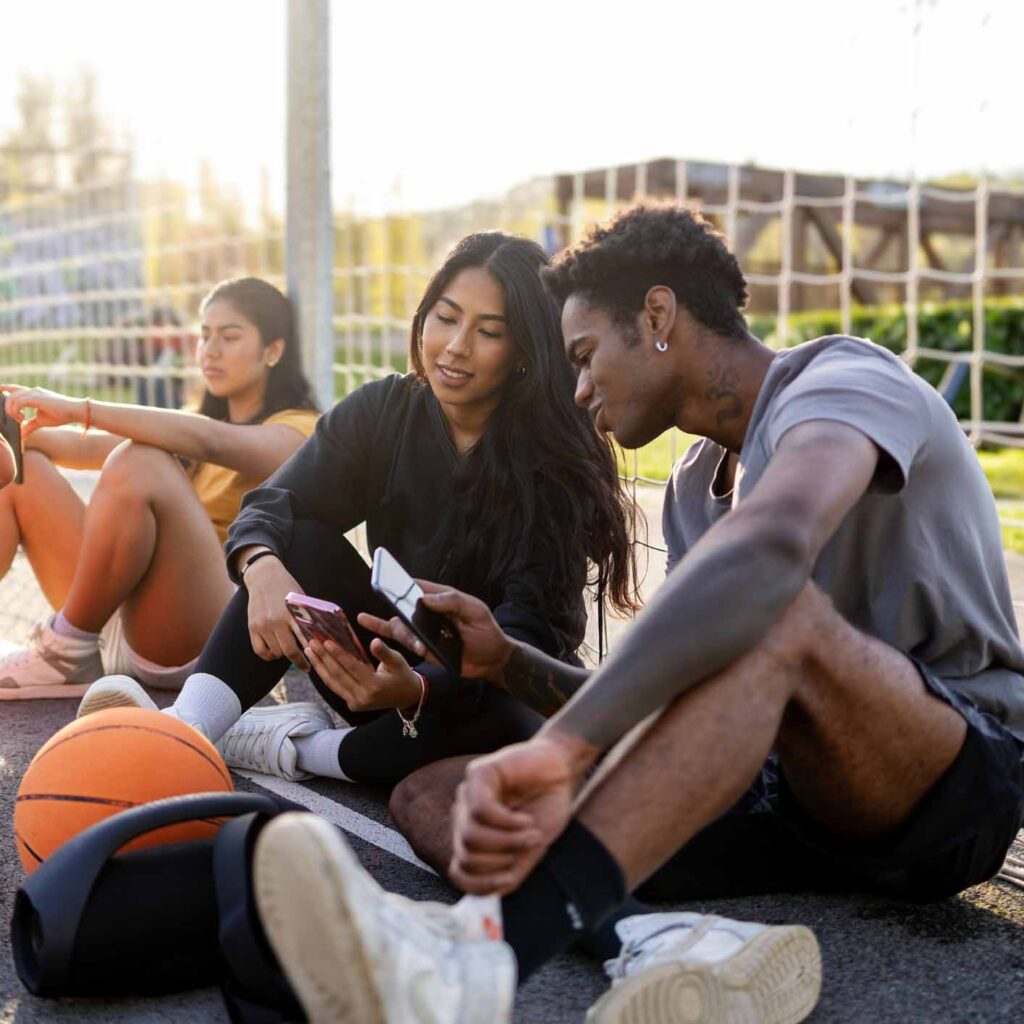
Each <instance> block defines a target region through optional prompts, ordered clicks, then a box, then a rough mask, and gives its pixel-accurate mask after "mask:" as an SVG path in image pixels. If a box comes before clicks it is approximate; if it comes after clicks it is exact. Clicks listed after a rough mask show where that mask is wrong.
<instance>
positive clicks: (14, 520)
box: [0, 451, 85, 609]
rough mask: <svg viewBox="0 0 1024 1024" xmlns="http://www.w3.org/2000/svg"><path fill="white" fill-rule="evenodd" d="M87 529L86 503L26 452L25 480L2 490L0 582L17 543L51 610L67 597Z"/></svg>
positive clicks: (42, 460) (37, 456)
mask: <svg viewBox="0 0 1024 1024" xmlns="http://www.w3.org/2000/svg"><path fill="white" fill-rule="evenodd" d="M84 526H85V503H84V502H83V501H82V499H81V498H79V496H78V495H77V494H76V493H75V489H74V488H73V487H72V486H71V484H69V483H68V481H67V480H66V479H65V477H63V476H62V475H61V473H60V471H59V470H58V469H57V468H56V466H54V465H53V463H52V462H50V460H49V459H48V458H47V457H46V456H45V455H43V454H42V453H41V452H36V451H27V452H25V482H24V483H23V484H9V485H8V486H7V487H4V488H3V489H2V490H0V579H2V578H3V577H4V576H6V575H7V572H8V570H9V569H10V568H11V563H12V562H13V561H14V556H15V554H16V553H17V550H18V547H19V545H20V546H21V547H22V548H23V549H24V551H25V554H26V555H27V556H28V560H29V564H30V565H31V566H32V571H33V572H34V573H35V576H36V579H37V580H38V581H39V586H40V587H41V588H42V591H43V593H44V594H45V595H46V599H47V601H49V602H50V606H51V607H53V608H55V609H56V608H60V607H61V605H63V604H64V601H65V599H66V598H67V594H68V590H69V588H70V587H71V581H72V579H73V578H74V574H75V565H76V564H77V562H78V552H79V548H80V546H81V542H82V533H83V529H84Z"/></svg>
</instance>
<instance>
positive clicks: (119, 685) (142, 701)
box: [75, 676, 158, 718]
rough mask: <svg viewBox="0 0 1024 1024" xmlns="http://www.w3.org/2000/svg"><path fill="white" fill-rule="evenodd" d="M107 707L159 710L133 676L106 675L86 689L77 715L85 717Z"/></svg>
mask: <svg viewBox="0 0 1024 1024" xmlns="http://www.w3.org/2000/svg"><path fill="white" fill-rule="evenodd" d="M107 708H142V709H143V710H145V711H157V710H158V708H157V706H156V701H155V700H153V698H152V697H150V695H149V694H148V693H146V691H145V690H144V689H143V688H142V687H141V686H140V685H139V684H138V683H137V682H136V681H135V680H134V679H132V677H131V676H104V677H103V678H102V679H97V680H96V682H95V683H93V684H92V686H90V687H89V689H88V690H86V691H85V696H84V697H83V698H82V703H81V704H79V705H78V714H77V715H76V716H75V717H76V718H85V716H86V715H91V714H93V713H94V712H96V711H105V710H106V709H107Z"/></svg>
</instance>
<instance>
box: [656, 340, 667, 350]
mask: <svg viewBox="0 0 1024 1024" xmlns="http://www.w3.org/2000/svg"><path fill="white" fill-rule="evenodd" d="M654 347H655V348H656V349H657V350H658V351H659V352H667V351H668V342H667V341H665V340H664V339H662V338H659V339H658V340H657V341H656V342H655V343H654Z"/></svg>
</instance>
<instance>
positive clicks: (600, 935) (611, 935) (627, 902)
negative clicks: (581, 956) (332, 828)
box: [576, 896, 651, 962]
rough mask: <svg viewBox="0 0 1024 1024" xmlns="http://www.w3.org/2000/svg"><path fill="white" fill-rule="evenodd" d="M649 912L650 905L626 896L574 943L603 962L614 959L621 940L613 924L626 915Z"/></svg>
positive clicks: (620, 950) (620, 947) (618, 952)
mask: <svg viewBox="0 0 1024 1024" xmlns="http://www.w3.org/2000/svg"><path fill="white" fill-rule="evenodd" d="M649 913H651V909H650V907H646V906H644V904H643V903H641V902H640V901H639V900H635V899H633V897H632V896H627V897H626V898H625V899H624V900H623V901H622V902H621V903H620V904H619V905H618V906H617V907H616V908H615V909H614V910H613V911H612V912H611V913H610V914H609V915H608V916H607V917H606V918H605V919H604V920H603V921H602V922H601V923H600V924H599V925H598V926H597V927H596V928H588V929H587V930H586V931H585V932H584V933H583V934H582V935H581V936H580V937H579V939H578V940H577V942H576V945H577V946H579V948H580V949H582V950H583V952H584V953H589V954H590V956H592V957H595V958H596V959H598V960H600V961H602V962H604V961H605V960H614V959H615V957H617V956H618V955H619V954H620V953H621V952H622V940H621V939H620V938H619V933H618V932H617V931H616V930H615V926H616V925H617V924H618V923H619V922H620V921H622V920H623V919H624V918H627V917H635V916H636V915H637V914H649Z"/></svg>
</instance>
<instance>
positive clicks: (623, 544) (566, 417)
mask: <svg viewBox="0 0 1024 1024" xmlns="http://www.w3.org/2000/svg"><path fill="white" fill-rule="evenodd" d="M547 264H548V258H547V255H546V254H545V252H544V250H543V249H542V248H541V247H540V246H539V245H537V244H536V243H534V242H531V241H529V240H528V239H525V238H517V237H515V236H512V235H506V234H503V233H502V232H500V231H486V232H481V233H478V234H473V235H469V236H467V237H466V238H464V239H462V241H461V242H459V243H458V245H456V246H455V248H454V249H453V250H452V251H451V253H450V254H449V255H448V258H447V259H446V260H445V262H444V264H443V265H442V267H441V268H440V269H439V270H438V271H437V273H435V274H434V276H433V278H432V279H431V281H430V283H429V284H428V285H427V289H426V291H425V292H424V295H423V298H422V299H421V300H420V304H419V306H418V307H417V309H416V314H415V316H414V317H413V321H412V330H411V333H410V342H409V358H410V363H411V365H412V367H413V371H414V372H415V374H416V376H417V377H418V378H419V380H420V381H421V382H425V381H426V372H425V370H424V366H423V353H422V344H423V342H422V336H423V323H424V320H425V318H426V316H427V314H428V313H429V312H430V310H431V309H432V308H433V307H434V305H435V304H436V302H437V301H438V299H439V298H440V297H441V295H442V293H443V292H444V290H445V289H446V288H447V287H448V285H449V284H450V283H451V281H452V279H453V278H454V277H455V276H456V275H457V274H459V273H461V272H462V271H463V270H467V269H470V268H474V267H480V268H483V269H485V270H486V271H487V272H488V273H489V274H490V275H491V276H492V277H493V278H494V279H495V280H496V281H497V282H498V283H499V284H500V285H501V287H502V289H503V290H504V292H505V318H506V321H507V324H508V330H509V333H510V335H511V337H512V341H513V344H514V345H515V357H514V359H513V365H516V366H523V367H524V368H525V372H522V373H520V372H517V371H513V372H512V373H511V374H510V375H509V378H508V381H507V383H506V385H505V389H504V393H503V394H502V397H501V401H500V403H499V404H498V406H497V408H496V409H495V411H494V412H493V413H492V414H491V416H490V418H489V419H488V421H487V425H486V426H485V428H484V432H483V434H482V436H481V437H480V440H479V441H478V442H477V443H476V444H475V445H474V446H473V448H472V449H471V451H470V452H469V453H468V454H467V455H466V457H465V458H464V460H463V463H462V466H461V467H460V475H459V483H458V488H459V494H458V501H457V503H456V504H457V508H458V514H457V524H456V529H457V531H458V532H457V533H455V535H454V536H456V537H458V543H457V544H453V545H452V546H451V552H452V554H451V556H450V557H449V560H448V562H447V564H446V570H447V574H448V575H450V576H451V578H452V579H453V581H458V583H459V585H461V586H463V588H464V589H468V590H473V591H474V592H475V593H477V594H478V595H479V596H481V597H485V598H488V599H492V600H500V597H501V594H500V583H501V580H503V579H507V578H508V577H509V576H510V575H512V574H517V575H518V574H519V573H520V572H521V571H522V570H523V569H525V568H526V567H527V566H529V567H530V570H531V571H530V574H529V575H530V578H531V579H536V578H537V575H538V569H539V570H540V573H539V575H540V576H541V578H545V579H546V584H545V585H544V586H543V587H538V588H537V591H536V593H534V594H532V595H531V597H532V598H533V600H534V602H535V603H536V605H537V607H538V608H539V610H540V611H541V613H542V614H543V615H544V617H545V618H546V619H547V621H548V622H549V623H551V625H552V626H553V627H554V628H555V631H556V633H557V634H558V635H559V642H560V644H561V646H562V650H560V651H559V652H558V653H559V654H568V653H573V652H574V651H575V650H576V648H577V647H578V646H579V644H580V642H581V641H582V638H583V628H584V624H585V621H586V613H585V608H584V606H583V599H582V594H583V590H584V588H585V587H586V586H587V585H588V584H590V585H594V584H599V589H600V591H602V596H603V597H604V596H606V597H607V599H608V601H609V602H610V604H611V605H612V606H613V607H615V608H617V609H618V610H620V611H622V612H633V611H635V610H636V609H637V607H638V600H637V589H638V587H637V571H636V562H635V558H634V554H633V547H632V544H631V543H630V538H631V535H632V527H633V525H634V521H635V508H634V505H633V503H632V501H630V499H629V498H628V496H627V495H626V493H625V491H624V490H623V488H622V486H621V485H620V483H619V476H618V471H617V469H616V464H615V457H614V455H613V452H612V448H611V444H610V442H609V441H608V440H607V438H605V437H603V436H602V435H601V434H599V433H598V432H597V431H596V430H595V429H594V427H593V424H592V423H591V422H590V417H589V416H588V415H587V413H586V412H585V411H584V410H582V409H580V408H579V407H578V406H577V405H576V403H575V402H574V401H573V394H574V391H575V386H576V385H575V377H574V374H573V371H572V368H571V367H570V365H569V361H568V360H567V359H566V357H565V353H564V350H563V347H562V331H561V325H560V321H559V315H558V309H557V306H556V304H555V302H554V300H553V299H552V298H551V296H550V295H548V293H547V291H546V290H545V289H544V286H543V284H542V283H541V279H540V271H541V268H542V267H545V266H547ZM588 560H589V562H590V564H591V565H592V566H593V572H592V573H588V564H587V563H588Z"/></svg>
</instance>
